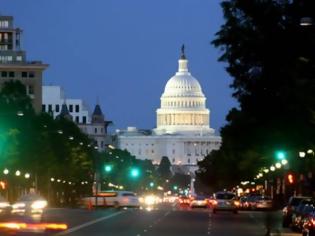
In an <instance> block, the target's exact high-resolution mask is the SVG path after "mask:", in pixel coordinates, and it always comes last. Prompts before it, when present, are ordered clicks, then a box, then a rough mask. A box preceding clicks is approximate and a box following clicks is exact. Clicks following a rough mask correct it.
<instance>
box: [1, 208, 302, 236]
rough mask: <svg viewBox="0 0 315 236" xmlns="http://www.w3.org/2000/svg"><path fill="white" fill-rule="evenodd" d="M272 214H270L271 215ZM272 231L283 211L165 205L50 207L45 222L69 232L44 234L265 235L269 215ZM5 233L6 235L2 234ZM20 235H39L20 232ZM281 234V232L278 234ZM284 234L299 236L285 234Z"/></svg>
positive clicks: (72, 235)
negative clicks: (216, 210)
mask: <svg viewBox="0 0 315 236" xmlns="http://www.w3.org/2000/svg"><path fill="white" fill-rule="evenodd" d="M268 214H269V215H268ZM267 216H268V217H269V221H268V222H271V223H270V224H271V225H272V228H273V229H272V231H273V232H274V233H275V232H277V231H282V229H281V226H280V225H281V224H280V223H281V220H280V214H279V213H275V212H273V213H267V212H240V213H239V214H233V213H230V212H220V213H217V214H212V213H211V210H209V209H193V210H191V209H179V208H177V207H172V206H170V205H169V206H164V207H161V208H160V209H156V210H152V211H147V210H133V209H128V210H115V209H98V210H91V211H88V210H84V209H50V210H48V212H47V213H46V215H45V217H44V218H43V220H44V221H45V222H54V223H66V224H68V226H69V229H68V230H67V231H63V232H59V233H57V234H56V233H50V234H40V235H50V236H51V235H56V236H57V235H58V236H61V235H66V236H103V235H106V236H161V235H163V236H171V235H172V236H177V235H179V236H201V235H214V236H232V235H233V236H263V235H265V233H266V219H267V218H266V217H267ZM0 235H2V234H0ZM17 235H23V236H24V235H32V236H33V235H37V234H34V233H31V234H25V233H23V234H17ZM274 235H280V234H274ZM281 235H298V234H291V233H282V234H281Z"/></svg>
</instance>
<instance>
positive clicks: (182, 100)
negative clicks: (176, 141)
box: [155, 47, 214, 134]
mask: <svg viewBox="0 0 315 236" xmlns="http://www.w3.org/2000/svg"><path fill="white" fill-rule="evenodd" d="M156 113H157V128H156V129H155V132H156V133H159V134H162V133H168V134H172V133H185V132H197V133H200V132H206V133H214V130H213V129H210V127H209V114H210V112H209V110H208V109H207V108H206V97H205V95H204V94H203V92H202V89H201V86H200V84H199V82H198V80H197V79H195V78H194V77H193V76H192V75H191V74H190V72H189V71H188V60H187V59H186V56H185V52H184V47H182V54H181V57H180V59H179V61H178V71H177V72H176V74H175V75H174V76H173V77H172V78H171V79H170V80H169V81H168V82H167V83H166V86H165V89H164V93H163V94H162V97H161V108H159V109H158V110H157V112H156Z"/></svg>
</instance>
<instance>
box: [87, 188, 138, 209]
mask: <svg viewBox="0 0 315 236" xmlns="http://www.w3.org/2000/svg"><path fill="white" fill-rule="evenodd" d="M82 204H83V205H84V206H87V207H88V208H89V207H115V208H120V207H135V208H139V207H140V202H139V199H138V197H137V196H136V194H135V193H133V192H130V191H105V192H100V193H98V194H97V196H93V197H86V198H83V199H82Z"/></svg>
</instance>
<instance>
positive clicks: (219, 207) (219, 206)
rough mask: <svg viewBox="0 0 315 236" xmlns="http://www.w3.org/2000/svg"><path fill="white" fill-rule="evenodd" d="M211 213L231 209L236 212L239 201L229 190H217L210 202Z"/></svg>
mask: <svg viewBox="0 0 315 236" xmlns="http://www.w3.org/2000/svg"><path fill="white" fill-rule="evenodd" d="M212 207H213V210H212V212H213V214H215V213H216V212H218V211H231V212H234V213H235V214H237V213H238V208H239V201H237V200H236V196H235V194H234V193H231V192H217V193H216V194H215V197H214V200H213V202H212Z"/></svg>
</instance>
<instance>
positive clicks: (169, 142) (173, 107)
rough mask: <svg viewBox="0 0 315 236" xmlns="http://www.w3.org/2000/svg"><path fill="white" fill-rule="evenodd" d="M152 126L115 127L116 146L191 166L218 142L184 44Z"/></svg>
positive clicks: (215, 146) (180, 166) (143, 155)
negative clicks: (149, 128)
mask: <svg viewBox="0 0 315 236" xmlns="http://www.w3.org/2000/svg"><path fill="white" fill-rule="evenodd" d="M156 116H157V122H156V128H155V129H153V130H142V129H137V128H136V127H128V128H127V130H117V131H116V132H117V135H118V147H119V148H120V149H126V150H128V151H129V152H130V153H131V154H132V155H134V156H136V157H137V158H139V159H149V160H152V162H153V163H154V164H158V163H159V162H160V160H161V157H162V156H167V157H168V158H169V160H170V161H171V163H172V165H173V166H175V167H176V166H177V167H179V168H182V167H184V166H186V167H188V168H189V169H190V170H192V169H194V167H195V166H196V164H197V161H200V160H202V159H203V158H204V157H205V156H206V155H207V154H209V153H210V152H211V151H212V150H217V149H219V148H220V145H221V137H220V136H216V135H215V131H214V129H212V128H211V127H210V111H209V109H208V108H207V107H206V97H205V95H204V94H203V92H202V88H201V86H200V84H199V82H198V80H197V79H196V78H194V77H193V76H192V75H191V73H190V72H189V69H188V60H187V59H186V56H185V52H184V47H183V48H182V53H181V56H180V59H179V60H178V71H177V72H176V74H175V75H174V76H173V77H171V78H170V79H169V80H168V82H167V83H166V86H165V89H164V93H163V94H162V96H161V107H160V108H158V109H157V111H156Z"/></svg>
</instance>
